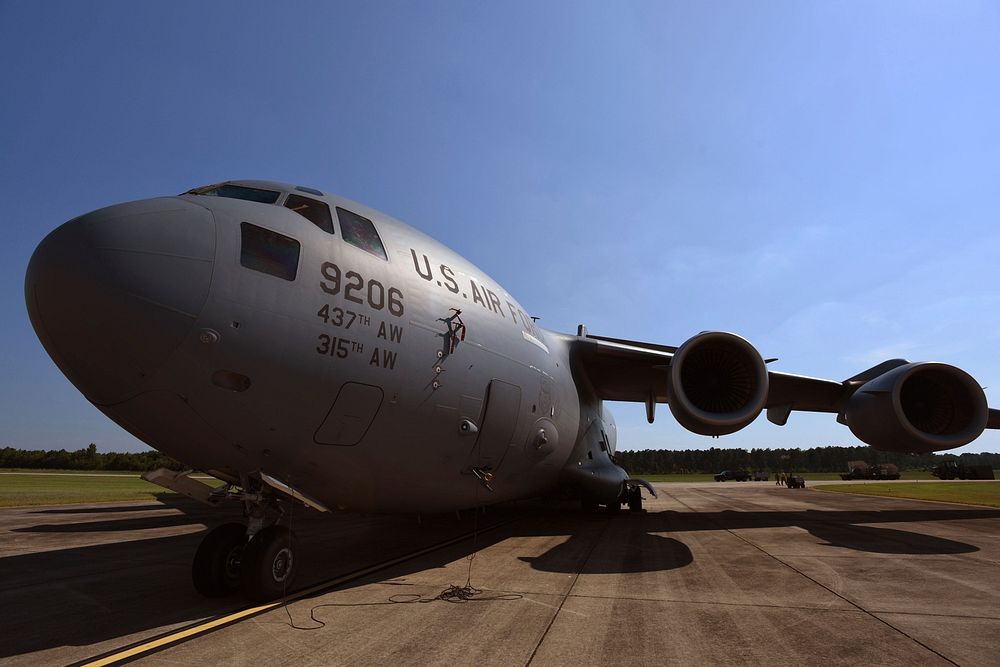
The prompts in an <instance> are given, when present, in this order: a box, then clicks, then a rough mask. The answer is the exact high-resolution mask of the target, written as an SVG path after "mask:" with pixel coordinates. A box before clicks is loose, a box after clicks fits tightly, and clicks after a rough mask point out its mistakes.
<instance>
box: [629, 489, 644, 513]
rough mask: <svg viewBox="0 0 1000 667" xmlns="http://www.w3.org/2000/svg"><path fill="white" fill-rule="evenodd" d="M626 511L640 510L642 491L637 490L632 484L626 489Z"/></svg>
mask: <svg viewBox="0 0 1000 667" xmlns="http://www.w3.org/2000/svg"><path fill="white" fill-rule="evenodd" d="M628 511H629V512H641V511H642V491H640V490H639V487H638V486H633V487H632V488H631V489H629V491H628Z"/></svg>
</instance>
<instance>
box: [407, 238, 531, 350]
mask: <svg viewBox="0 0 1000 667" xmlns="http://www.w3.org/2000/svg"><path fill="white" fill-rule="evenodd" d="M410 256H411V257H412V258H413V268H414V270H415V271H416V272H417V275H418V276H420V277H421V278H423V279H424V280H426V281H428V282H432V281H434V282H437V285H438V287H443V288H444V289H447V290H448V291H449V292H451V293H452V294H461V295H462V298H463V299H467V300H471V301H472V302H473V303H478V304H479V305H480V306H482V307H483V308H485V309H487V310H488V311H490V312H491V313H494V314H496V315H499V316H500V317H502V318H504V319H507V315H506V314H505V313H504V308H503V306H502V305H501V303H500V297H498V296H497V295H496V293H495V292H494V291H493V290H491V289H490V288H488V287H486V286H485V285H482V284H477V283H476V281H475V280H474V279H472V278H469V287H468V288H467V289H463V288H462V287H460V286H459V282H458V280H457V279H456V277H455V271H454V270H452V268H451V267H449V266H448V265H447V264H439V265H438V267H437V269H438V273H439V274H440V278H435V277H434V271H433V270H432V269H431V262H430V260H429V259H428V258H427V255H424V254H422V253H421V254H420V256H419V258H418V257H417V251H416V250H414V249H413V248H410ZM507 309H508V311H509V312H510V316H511V319H512V320H513V322H514V324H520V325H521V326H522V327H523V328H524V329H525V330H526V331H531V332H534V331H535V322H534V320H532V319H531V318H530V317H528V315H527V314H526V313H525V312H524V311H523V310H521V309H520V308H518V307H517V306H516V305H515V304H513V303H511V302H510V301H507Z"/></svg>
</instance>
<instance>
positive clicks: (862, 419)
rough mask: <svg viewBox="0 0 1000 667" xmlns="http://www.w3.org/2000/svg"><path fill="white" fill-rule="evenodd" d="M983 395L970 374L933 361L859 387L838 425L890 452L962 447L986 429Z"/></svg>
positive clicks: (888, 374)
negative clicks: (842, 422)
mask: <svg viewBox="0 0 1000 667" xmlns="http://www.w3.org/2000/svg"><path fill="white" fill-rule="evenodd" d="M988 417H989V407H988V405H987V402H986V394H984V393H983V389H982V387H980V386H979V383H978V382H976V381H975V380H974V379H973V378H972V376H971V375H969V374H968V373H966V372H965V371H963V370H962V369H960V368H955V367H954V366H949V365H947V364H941V363H936V362H921V363H913V364H906V365H904V366H899V367H897V368H894V369H893V370H891V371H889V372H887V373H884V374H882V375H880V376H878V377H877V378H875V379H873V380H869V381H868V382H866V383H865V384H863V385H862V386H861V388H860V389H858V390H857V391H856V392H854V394H853V395H852V396H851V398H850V399H849V400H848V403H847V408H846V410H844V415H843V421H846V423H847V426H848V427H849V428H850V429H851V432H852V433H854V435H856V436H857V437H858V438H859V439H860V440H863V441H864V442H867V443H868V444H869V445H871V446H872V447H875V448H877V449H884V450H887V451H892V452H908V453H927V452H933V451H938V450H941V449H954V448H955V447H961V446H962V445H966V444H968V443H970V442H972V441H973V440H975V439H976V438H978V437H979V435H980V434H981V433H982V432H983V429H985V428H986V420H987V418H988Z"/></svg>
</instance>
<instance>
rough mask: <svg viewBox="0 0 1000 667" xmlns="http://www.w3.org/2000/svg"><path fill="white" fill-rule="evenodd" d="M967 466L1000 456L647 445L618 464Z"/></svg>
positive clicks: (687, 469)
mask: <svg viewBox="0 0 1000 667" xmlns="http://www.w3.org/2000/svg"><path fill="white" fill-rule="evenodd" d="M949 459H951V460H954V459H957V460H958V461H959V462H960V463H961V464H962V465H990V466H992V467H993V468H994V469H1000V454H992V453H984V454H968V453H967V454H961V455H957V456H956V455H955V454H897V453H894V452H882V451H878V450H876V449H872V448H871V447H838V446H828V447H810V448H809V449H780V448H779V449H750V450H747V449H739V448H733V449H730V448H724V449H723V448H719V447H713V448H711V449H684V450H672V449H644V450H641V451H636V452H629V451H619V452H616V453H615V461H616V462H617V463H618V465H620V466H622V467H623V468H625V470H627V471H629V473H630V474H635V475H666V474H683V473H717V472H720V471H722V470H736V469H744V470H767V471H769V472H779V471H787V472H792V471H794V472H847V462H848V461H859V460H860V461H867V462H868V463H869V464H872V465H874V464H877V463H893V464H895V465H897V466H899V469H900V470H923V469H925V468H930V467H932V466H935V465H937V464H939V463H941V462H942V461H945V460H949Z"/></svg>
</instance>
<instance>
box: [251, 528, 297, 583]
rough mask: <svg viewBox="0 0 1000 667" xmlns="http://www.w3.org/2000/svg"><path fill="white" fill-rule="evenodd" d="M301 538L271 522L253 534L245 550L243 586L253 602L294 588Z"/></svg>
mask: <svg viewBox="0 0 1000 667" xmlns="http://www.w3.org/2000/svg"><path fill="white" fill-rule="evenodd" d="M297 560H298V540H296V539H295V535H294V533H292V531H290V530H288V528H287V527H286V526H269V527H267V528H264V529H263V530H261V531H260V532H259V533H257V534H256V535H254V536H253V539H251V540H250V543H249V544H248V545H247V548H246V550H245V551H244V552H243V565H242V567H241V568H240V588H241V589H242V592H243V595H244V596H245V597H247V598H248V599H250V600H253V601H254V602H267V601H269V600H275V599H277V598H280V597H281V596H283V595H284V594H285V593H287V592H289V591H291V590H292V584H293V583H294V581H295V575H296V574H297V573H298V569H299V567H298V562H297Z"/></svg>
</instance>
